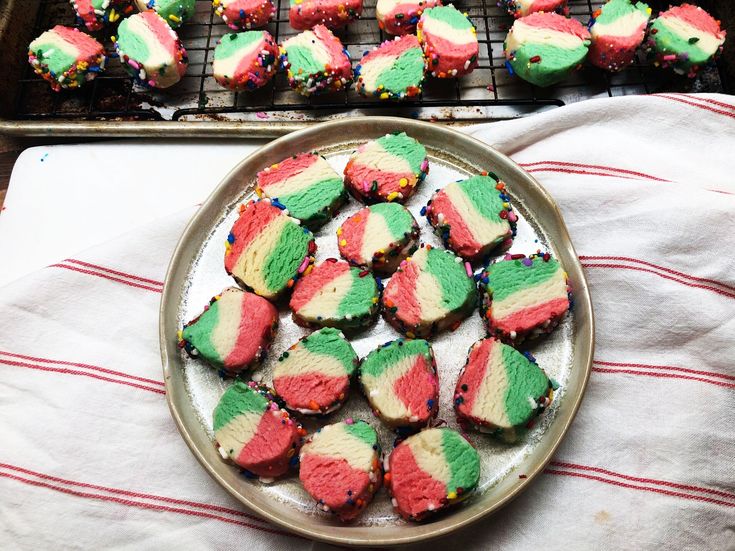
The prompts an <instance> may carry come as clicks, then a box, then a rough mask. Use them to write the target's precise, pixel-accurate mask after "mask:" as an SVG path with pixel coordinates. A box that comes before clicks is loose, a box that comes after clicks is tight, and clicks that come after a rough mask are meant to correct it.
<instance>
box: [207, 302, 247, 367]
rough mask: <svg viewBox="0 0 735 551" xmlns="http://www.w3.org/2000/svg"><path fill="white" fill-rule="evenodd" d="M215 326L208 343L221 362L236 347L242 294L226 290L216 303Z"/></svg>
mask: <svg viewBox="0 0 735 551" xmlns="http://www.w3.org/2000/svg"><path fill="white" fill-rule="evenodd" d="M217 308H218V313H217V325H215V327H214V329H213V330H212V335H211V336H210V341H211V343H212V345H214V348H215V349H216V350H217V354H219V357H220V358H222V359H223V360H224V359H225V358H227V356H229V355H230V353H231V352H232V350H233V349H234V348H235V346H236V345H237V338H238V335H239V334H240V319H241V318H242V292H241V291H236V290H230V289H228V290H226V291H225V292H224V293H222V296H221V297H220V299H219V300H218V301H217Z"/></svg>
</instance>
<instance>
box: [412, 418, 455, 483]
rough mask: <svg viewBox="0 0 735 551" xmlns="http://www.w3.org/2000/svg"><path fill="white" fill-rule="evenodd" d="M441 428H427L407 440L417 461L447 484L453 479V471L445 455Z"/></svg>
mask: <svg viewBox="0 0 735 551" xmlns="http://www.w3.org/2000/svg"><path fill="white" fill-rule="evenodd" d="M442 434H443V433H442V431H441V430H427V431H423V432H421V433H419V434H418V435H417V436H415V437H413V438H410V439H409V440H407V444H408V446H409V447H410V448H411V453H413V456H414V458H415V459H416V463H417V464H418V466H419V467H420V468H421V470H422V471H424V472H425V473H427V474H429V475H431V478H433V479H435V480H438V481H440V482H443V483H444V484H445V485H446V486H448V485H449V482H450V481H451V480H452V471H451V469H450V468H449V464H448V463H447V460H446V458H445V457H444V441H443V438H442Z"/></svg>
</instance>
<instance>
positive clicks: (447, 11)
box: [424, 6, 473, 31]
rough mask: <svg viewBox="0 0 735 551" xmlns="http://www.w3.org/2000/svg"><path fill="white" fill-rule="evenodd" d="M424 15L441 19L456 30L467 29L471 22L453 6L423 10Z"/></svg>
mask: <svg viewBox="0 0 735 551" xmlns="http://www.w3.org/2000/svg"><path fill="white" fill-rule="evenodd" d="M424 17H427V18H431V19H436V20H437V21H442V22H444V23H446V24H447V25H450V26H451V27H453V28H454V29H457V30H458V31H462V30H465V29H469V28H470V27H472V26H473V25H472V23H471V22H470V20H469V19H467V18H466V17H465V16H464V15H462V13H461V12H460V11H458V10H457V9H456V8H455V7H454V6H439V7H436V8H429V9H428V10H425V11H424Z"/></svg>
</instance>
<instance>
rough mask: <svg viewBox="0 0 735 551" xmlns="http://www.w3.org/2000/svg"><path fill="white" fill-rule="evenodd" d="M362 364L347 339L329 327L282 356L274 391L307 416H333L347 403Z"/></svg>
mask: <svg viewBox="0 0 735 551" xmlns="http://www.w3.org/2000/svg"><path fill="white" fill-rule="evenodd" d="M358 363H359V359H358V357H357V354H356V353H355V350H354V349H353V348H352V345H350V343H349V342H348V341H347V339H345V337H344V335H343V334H342V333H341V332H340V331H339V330H337V329H333V328H331V327H325V328H323V329H320V330H319V331H314V332H313V333H312V334H311V335H307V336H306V337H304V338H302V339H301V340H300V341H298V342H297V343H296V344H294V345H293V346H291V348H289V349H288V350H287V351H285V352H284V353H283V354H281V357H280V358H278V363H277V364H276V367H275V369H274V370H273V388H274V389H275V391H276V393H277V394H278V395H279V396H280V397H281V398H283V400H284V402H286V407H288V408H289V409H292V410H294V411H298V412H299V413H303V414H306V415H310V414H326V413H330V412H332V411H334V410H336V409H337V408H339V407H340V406H341V405H342V404H343V403H344V402H345V400H347V397H348V395H349V392H350V379H351V378H352V374H353V373H354V372H355V369H356V368H357V364H358Z"/></svg>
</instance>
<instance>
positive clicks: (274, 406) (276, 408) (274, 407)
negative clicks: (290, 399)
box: [271, 402, 278, 411]
mask: <svg viewBox="0 0 735 551" xmlns="http://www.w3.org/2000/svg"><path fill="white" fill-rule="evenodd" d="M271 411H278V404H276V403H275V402H271Z"/></svg>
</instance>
